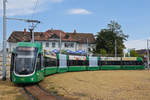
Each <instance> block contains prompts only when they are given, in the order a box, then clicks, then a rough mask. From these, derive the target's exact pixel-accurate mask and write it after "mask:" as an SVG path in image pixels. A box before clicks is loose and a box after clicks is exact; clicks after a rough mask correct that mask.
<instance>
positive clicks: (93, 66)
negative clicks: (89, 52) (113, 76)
mask: <svg viewBox="0 0 150 100" xmlns="http://www.w3.org/2000/svg"><path fill="white" fill-rule="evenodd" d="M88 70H99V66H98V57H92V56H89V66H88Z"/></svg>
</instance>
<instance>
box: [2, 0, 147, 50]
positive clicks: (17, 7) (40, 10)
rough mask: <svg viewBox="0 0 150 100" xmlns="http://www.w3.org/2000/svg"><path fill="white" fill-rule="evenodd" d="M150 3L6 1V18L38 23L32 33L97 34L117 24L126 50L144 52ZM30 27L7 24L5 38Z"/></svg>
mask: <svg viewBox="0 0 150 100" xmlns="http://www.w3.org/2000/svg"><path fill="white" fill-rule="evenodd" d="M2 1H3V0H0V42H2V32H3V31H2V29H3V26H2V23H3V20H2ZM149 4H150V0H7V17H9V18H22V19H37V20H40V21H41V23H40V24H38V25H37V27H36V29H35V31H41V32H45V31H46V30H48V29H51V28H53V29H60V30H63V31H64V32H73V30H74V29H76V31H77V32H84V33H93V34H95V35H96V34H97V32H99V31H100V30H101V29H104V28H107V24H108V23H109V22H110V21H111V20H114V21H117V22H118V23H119V24H120V25H121V26H122V30H123V32H124V33H125V34H127V35H129V38H128V40H127V41H125V45H126V48H130V49H131V48H135V49H144V48H146V40H147V39H148V38H150V27H149V26H150V11H149V10H150V6H149ZM29 26H30V24H29V23H26V22H23V21H17V20H7V38H8V37H9V36H10V34H11V33H12V32H13V31H15V30H17V31H23V30H24V28H26V29H28V28H29Z"/></svg>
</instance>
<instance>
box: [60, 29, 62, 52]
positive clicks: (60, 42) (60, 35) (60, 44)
mask: <svg viewBox="0 0 150 100" xmlns="http://www.w3.org/2000/svg"><path fill="white" fill-rule="evenodd" d="M61 35H62V34H61V32H60V36H59V37H60V39H59V43H60V47H59V53H60V54H61V37H62V36H61Z"/></svg>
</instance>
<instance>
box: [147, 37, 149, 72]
mask: <svg viewBox="0 0 150 100" xmlns="http://www.w3.org/2000/svg"><path fill="white" fill-rule="evenodd" d="M148 42H149V40H147V68H148V70H149V43H148Z"/></svg>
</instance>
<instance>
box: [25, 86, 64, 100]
mask: <svg viewBox="0 0 150 100" xmlns="http://www.w3.org/2000/svg"><path fill="white" fill-rule="evenodd" d="M23 89H24V91H25V92H26V93H27V94H28V95H29V96H31V97H32V98H33V100H66V99H64V98H63V97H59V96H56V95H54V94H52V93H50V92H48V91H46V90H45V89H44V88H42V87H41V86H40V85H39V84H35V85H28V86H23Z"/></svg>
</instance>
